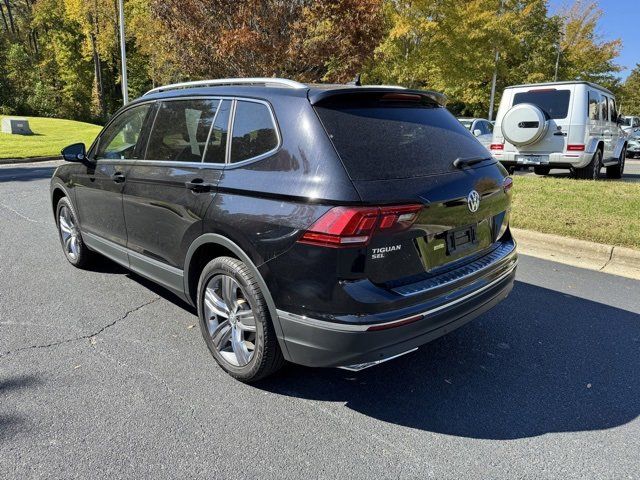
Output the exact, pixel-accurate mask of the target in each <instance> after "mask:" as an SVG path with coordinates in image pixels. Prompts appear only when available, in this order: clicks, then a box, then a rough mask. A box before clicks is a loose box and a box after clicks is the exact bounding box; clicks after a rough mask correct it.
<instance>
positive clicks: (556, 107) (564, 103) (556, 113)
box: [513, 89, 571, 119]
mask: <svg viewBox="0 0 640 480" xmlns="http://www.w3.org/2000/svg"><path fill="white" fill-rule="evenodd" d="M570 97H571V92H570V91H569V90H556V89H549V90H547V89H544V90H529V91H528V92H520V93H516V94H515V95H514V97H513V104H514V105H518V104H520V103H532V104H533V105H535V106H537V107H538V108H539V109H540V110H542V111H543V112H544V113H545V114H546V115H547V116H548V117H549V118H555V119H558V118H566V117H567V113H568V112H569V98H570Z"/></svg>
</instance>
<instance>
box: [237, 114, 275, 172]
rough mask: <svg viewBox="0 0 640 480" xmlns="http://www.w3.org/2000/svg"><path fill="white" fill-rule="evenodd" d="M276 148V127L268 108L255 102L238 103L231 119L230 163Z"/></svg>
mask: <svg viewBox="0 0 640 480" xmlns="http://www.w3.org/2000/svg"><path fill="white" fill-rule="evenodd" d="M277 146H278V136H277V134H276V127H275V125H274V124H273V119H272V118H271V113H270V112H269V108H268V107H267V106H266V105H264V104H262V103H256V102H245V101H238V104H237V106H236V113H235V117H234V119H233V138H232V141H231V162H232V163H234V162H241V161H243V160H247V159H249V158H254V157H257V156H258V155H262V154H264V153H267V152H269V151H271V150H273V149H274V148H276V147H277Z"/></svg>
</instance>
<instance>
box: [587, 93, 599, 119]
mask: <svg viewBox="0 0 640 480" xmlns="http://www.w3.org/2000/svg"><path fill="white" fill-rule="evenodd" d="M599 102H600V94H599V93H597V92H591V91H590V92H589V120H600V107H599Z"/></svg>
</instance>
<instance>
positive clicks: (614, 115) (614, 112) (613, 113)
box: [610, 98, 618, 122]
mask: <svg viewBox="0 0 640 480" xmlns="http://www.w3.org/2000/svg"><path fill="white" fill-rule="evenodd" d="M610 108H611V121H612V122H615V121H616V120H617V118H618V109H617V108H616V101H615V99H614V98H612V99H611V106H610Z"/></svg>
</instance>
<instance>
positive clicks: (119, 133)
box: [95, 103, 151, 160]
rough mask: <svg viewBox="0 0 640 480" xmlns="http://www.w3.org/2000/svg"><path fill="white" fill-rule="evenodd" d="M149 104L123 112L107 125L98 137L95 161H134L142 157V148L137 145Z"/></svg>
mask: <svg viewBox="0 0 640 480" xmlns="http://www.w3.org/2000/svg"><path fill="white" fill-rule="evenodd" d="M150 107H151V104H149V103H146V104H144V105H138V106H137V107H133V108H130V109H128V110H125V111H124V112H122V113H121V114H120V115H118V117H117V118H115V119H114V120H113V122H111V123H110V124H109V126H108V127H107V128H106V129H105V131H104V132H103V133H102V135H101V136H100V140H99V142H98V150H97V152H96V156H95V158H96V160H99V159H105V158H106V159H125V160H135V159H138V158H140V157H141V156H142V154H141V150H143V148H136V147H141V146H140V145H138V140H139V138H140V132H141V131H142V126H143V125H144V119H145V118H146V116H147V112H148V111H149V109H150Z"/></svg>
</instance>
